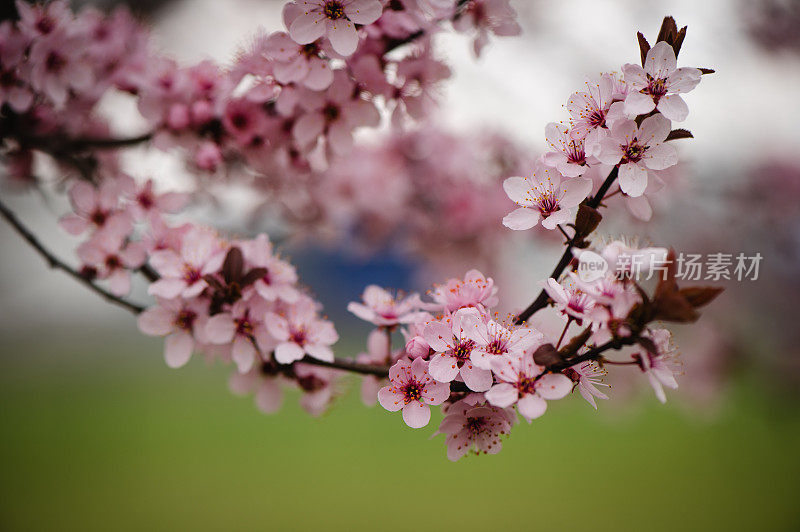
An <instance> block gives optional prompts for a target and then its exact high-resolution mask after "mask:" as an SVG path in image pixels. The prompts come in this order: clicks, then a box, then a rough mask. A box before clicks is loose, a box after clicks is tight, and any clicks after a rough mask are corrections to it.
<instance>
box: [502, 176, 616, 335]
mask: <svg viewBox="0 0 800 532" xmlns="http://www.w3.org/2000/svg"><path fill="white" fill-rule="evenodd" d="M618 173H619V167H618V166H615V167H614V168H613V169H612V170H611V172H610V173H609V174H608V177H607V178H606V180H605V181H603V184H602V185H600V188H599V189H597V193H596V194H595V195H594V196H592V198H591V199H589V201H588V202H586V204H587V205H588V206H589V207H591V208H593V209H596V208H598V207H599V206H600V203H602V201H603V197H604V196H605V195H606V192H608V189H609V188H611V185H613V184H614V180H616V179H617V174H618ZM573 245H574V239H571V240H568V241H567V249H565V250H564V254H563V255H561V259H559V261H558V264H556V267H555V268H553V271H552V273H551V274H550V277H552V278H553V279H558V278H559V277H560V276H561V274H562V273H563V272H564V268H566V267H567V266H569V263H570V262H572V247H573ZM547 298H548V296H547V292H546V291H545V290H542V291H541V292H539V295H538V296H537V297H536V299H534V300H533V303H531V304H530V305H529V306H528V308H526V309H525V310H523V311H522V312H520V314H519V316H517V319H516V320H514V323H515V324H516V325H522V324H523V323H525V322H526V321H528V319H529V318H530V317H531V316H533V315H534V314H535V313H536V312H538V311H539V310H541V309H543V308H544V307H545V306H547Z"/></svg>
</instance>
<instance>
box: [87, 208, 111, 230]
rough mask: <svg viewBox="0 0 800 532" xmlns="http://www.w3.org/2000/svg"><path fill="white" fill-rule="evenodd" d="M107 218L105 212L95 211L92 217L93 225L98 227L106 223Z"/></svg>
mask: <svg viewBox="0 0 800 532" xmlns="http://www.w3.org/2000/svg"><path fill="white" fill-rule="evenodd" d="M107 217H108V215H107V214H106V213H105V212H104V211H101V210H99V209H98V210H96V211H94V212H93V213H92V215H91V216H90V218H91V220H92V223H93V224H94V225H96V226H98V227H99V226H101V225H103V224H104V223H106V218H107Z"/></svg>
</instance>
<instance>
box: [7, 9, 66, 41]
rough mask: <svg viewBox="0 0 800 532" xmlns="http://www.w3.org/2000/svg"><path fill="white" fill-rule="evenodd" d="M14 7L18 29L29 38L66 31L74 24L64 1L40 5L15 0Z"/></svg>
mask: <svg viewBox="0 0 800 532" xmlns="http://www.w3.org/2000/svg"><path fill="white" fill-rule="evenodd" d="M16 6H17V12H18V13H19V29H20V31H22V33H24V34H25V35H27V36H28V37H29V38H36V37H43V36H45V35H50V34H51V33H53V32H55V31H59V30H60V31H66V30H67V29H68V28H71V27H72V24H73V22H74V18H73V16H72V11H71V10H70V8H69V4H68V3H67V2H65V1H64V0H55V1H53V2H47V3H42V4H29V3H27V2H24V1H23V0H16Z"/></svg>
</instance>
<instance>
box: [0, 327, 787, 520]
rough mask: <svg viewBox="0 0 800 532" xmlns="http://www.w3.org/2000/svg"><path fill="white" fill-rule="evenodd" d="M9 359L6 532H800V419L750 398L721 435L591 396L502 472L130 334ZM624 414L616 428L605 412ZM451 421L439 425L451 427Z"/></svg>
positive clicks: (38, 345) (353, 394)
mask: <svg viewBox="0 0 800 532" xmlns="http://www.w3.org/2000/svg"><path fill="white" fill-rule="evenodd" d="M15 336H16V338H9V337H8V335H6V338H4V339H3V341H2V344H3V348H2V351H3V352H2V357H1V358H0V431H2V432H0V471H2V487H1V488H0V530H4V531H5V530H83V531H90V530H103V531H106V530H137V531H143V530H198V531H199V530H310V529H320V530H381V531H384V532H385V531H392V530H403V531H409V530H435V529H438V530H540V529H549V530H593V531H594V530H648V531H658V530H665V531H679V530H754V529H757V530H800V501H798V495H800V490H799V489H798V479H799V477H798V474H800V457H798V449H800V414H798V412H797V408H796V404H794V403H793V402H792V401H790V400H781V399H779V398H775V397H768V396H767V394H765V393H764V392H763V390H761V388H759V387H758V386H757V385H754V384H750V383H746V382H740V383H738V384H736V385H734V386H733V387H732V390H731V392H730V393H729V394H728V396H726V399H725V400H724V405H723V407H722V409H721V411H720V412H719V413H718V414H717V415H716V416H714V417H713V418H711V419H710V420H709V419H708V417H707V416H702V415H701V416H694V415H691V414H687V412H686V411H685V409H681V408H678V407H676V406H675V404H668V405H667V406H665V407H663V406H661V405H660V404H658V403H657V402H656V401H655V399H653V398H651V397H648V398H647V399H645V400H644V403H645V404H644V406H643V407H642V408H641V409H636V412H627V413H620V412H619V411H616V412H615V411H614V409H613V408H609V406H608V405H603V406H601V412H600V413H595V411H594V410H592V409H591V408H589V407H588V405H586V404H585V403H584V402H583V401H582V400H581V399H580V398H579V397H573V398H569V399H566V400H564V401H560V402H555V403H551V407H550V411H549V412H548V414H547V415H546V416H545V417H543V418H542V419H540V420H538V421H536V422H534V424H533V425H532V426H527V424H525V423H523V424H522V425H518V426H517V427H515V430H514V431H513V433H512V435H511V438H510V439H508V440H507V441H506V442H505V448H504V449H503V451H502V452H501V453H500V454H499V455H497V456H480V457H475V456H470V457H468V458H466V459H463V460H462V461H460V462H458V463H455V464H454V463H451V462H449V461H448V460H447V459H446V456H445V449H444V444H443V438H442V437H441V436H439V437H437V438H434V439H433V440H429V437H430V435H431V434H432V433H433V432H434V426H433V425H432V426H429V427H427V428H425V429H421V430H417V431H414V430H412V429H409V428H407V427H405V426H404V425H403V423H402V420H401V419H400V416H399V415H392V414H389V413H388V412H385V411H383V410H382V409H380V408H372V409H370V408H366V407H364V406H362V405H361V403H360V400H359V398H358V395H359V394H358V384H357V382H356V381H351V382H350V386H349V390H348V391H347V392H346V393H344V395H343V396H342V397H340V398H339V400H338V402H337V404H336V405H335V406H334V408H332V409H331V411H330V412H329V413H328V414H326V415H324V416H323V417H321V418H312V417H310V416H308V415H306V414H305V413H304V412H303V411H302V410H301V409H300V408H299V407H298V406H297V397H298V396H297V395H296V394H289V395H288V396H287V398H286V399H287V400H286V405H285V407H284V409H283V410H282V411H281V412H280V413H279V414H276V415H273V416H264V415H262V414H260V413H259V412H258V411H257V410H256V409H255V407H254V405H253V404H252V402H251V400H250V399H249V398H238V397H235V396H232V395H231V394H230V393H229V392H228V390H227V375H228V373H227V369H225V368H222V367H219V366H208V365H206V364H205V363H204V362H203V361H202V360H194V361H192V363H191V364H190V365H189V366H188V367H187V368H184V369H182V370H179V371H173V370H169V369H167V368H166V367H165V366H164V365H163V361H162V360H161V358H160V349H161V346H160V343H159V342H157V341H144V340H138V341H134V340H131V338H133V336H132V335H130V333H126V334H121V335H119V336H116V337H109V336H101V337H98V336H95V335H93V334H91V333H90V332H89V331H87V332H85V333H82V334H79V335H77V337H74V336H76V335H73V337H68V336H69V335H64V334H51V335H49V336H48V337H47V338H42V336H40V335H25V334H23V335H15ZM603 410H605V411H603ZM434 421H435V422H436V423H438V418H434Z"/></svg>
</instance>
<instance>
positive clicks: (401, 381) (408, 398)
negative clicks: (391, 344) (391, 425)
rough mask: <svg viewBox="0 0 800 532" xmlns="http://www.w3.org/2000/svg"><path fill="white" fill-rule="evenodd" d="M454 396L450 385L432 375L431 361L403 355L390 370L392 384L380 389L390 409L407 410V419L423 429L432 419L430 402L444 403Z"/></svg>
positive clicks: (381, 398)
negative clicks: (411, 359)
mask: <svg viewBox="0 0 800 532" xmlns="http://www.w3.org/2000/svg"><path fill="white" fill-rule="evenodd" d="M448 397H450V384H448V383H442V382H437V381H435V380H433V379H432V378H431V376H430V375H429V374H428V363H427V362H426V361H425V360H423V359H421V358H415V359H414V361H413V362H411V361H409V360H408V359H404V358H401V359H400V360H398V361H397V362H396V363H395V364H394V365H393V366H392V367H391V368H390V369H389V385H388V386H384V387H383V388H381V389H380V391H379V392H378V402H380V404H381V406H382V407H383V408H385V409H386V410H388V411H389V412H397V411H398V410H402V411H403V421H405V422H406V425H408V426H409V427H411V428H412V429H419V428H422V427H424V426H425V425H427V424H428V422H429V421H430V420H431V409H430V406H429V405H440V404H442V403H443V402H445V401H446V400H447V398H448Z"/></svg>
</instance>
